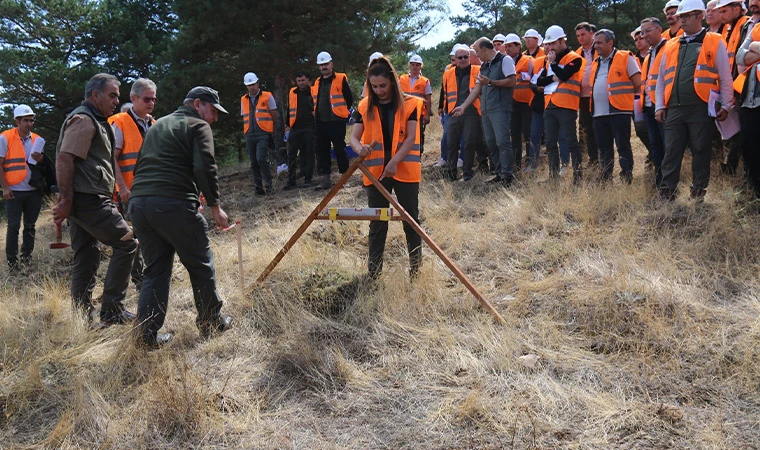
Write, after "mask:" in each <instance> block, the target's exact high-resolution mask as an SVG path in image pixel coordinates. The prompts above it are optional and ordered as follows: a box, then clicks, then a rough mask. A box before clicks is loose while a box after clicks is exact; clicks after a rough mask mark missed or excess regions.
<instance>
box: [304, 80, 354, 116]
mask: <svg viewBox="0 0 760 450" xmlns="http://www.w3.org/2000/svg"><path fill="white" fill-rule="evenodd" d="M334 75H335V77H334V78H333V80H332V84H330V106H331V107H332V112H333V114H335V115H336V116H338V117H340V118H341V119H347V118H348V106H347V105H346V99H345V97H343V81H344V80H346V79H347V78H346V74H345V73H340V72H334ZM323 80H324V78H322V77H319V78H317V81H315V82H314V85H313V86H312V87H311V97H312V99H313V100H314V114H316V113H317V104H318V103H319V98H318V97H319V86H320V83H322V81H323Z"/></svg>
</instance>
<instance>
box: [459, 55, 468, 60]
mask: <svg viewBox="0 0 760 450" xmlns="http://www.w3.org/2000/svg"><path fill="white" fill-rule="evenodd" d="M457 59H458V60H460V61H461V60H463V59H470V55H466V56H457Z"/></svg>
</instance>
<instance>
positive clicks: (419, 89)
mask: <svg viewBox="0 0 760 450" xmlns="http://www.w3.org/2000/svg"><path fill="white" fill-rule="evenodd" d="M410 78H411V77H410V75H409V74H408V73H405V74H403V75H400V76H399V77H398V83H399V85H400V86H401V92H403V93H404V94H406V95H413V96H415V97H417V98H421V99H422V114H423V115H424V114H426V113H427V104H426V103H425V87H426V86H427V85H428V83H429V82H430V80H429V79H428V78H426V77H423V76H422V75H420V77H419V78H418V79H417V82H416V83H414V86H409V85H410ZM418 118H419V119H420V120H422V116H419V117H418Z"/></svg>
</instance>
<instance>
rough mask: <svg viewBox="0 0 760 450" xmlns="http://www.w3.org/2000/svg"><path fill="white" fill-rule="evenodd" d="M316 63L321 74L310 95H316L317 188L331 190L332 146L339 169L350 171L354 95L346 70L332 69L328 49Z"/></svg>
mask: <svg viewBox="0 0 760 450" xmlns="http://www.w3.org/2000/svg"><path fill="white" fill-rule="evenodd" d="M317 65H318V66H319V72H320V73H321V76H320V77H318V78H317V80H316V81H314V85H313V86H312V88H311V94H312V96H313V97H314V118H315V120H316V126H315V128H314V138H315V153H316V155H317V170H318V172H319V174H320V175H321V176H322V180H321V181H320V182H319V185H317V187H316V189H330V188H331V187H332V181H331V179H330V173H331V172H332V158H331V157H330V147H331V146H332V148H333V149H335V159H336V160H337V161H338V171H339V172H340V173H343V172H345V171H347V170H348V154H347V153H346V120H347V119H348V116H349V110H350V109H351V107H352V106H353V104H354V96H353V94H352V93H351V87H350V86H349V85H348V77H347V76H346V74H345V73H342V72H335V71H334V70H333V68H334V67H333V59H332V56H330V54H329V53H327V52H321V53H320V54H319V55H317Z"/></svg>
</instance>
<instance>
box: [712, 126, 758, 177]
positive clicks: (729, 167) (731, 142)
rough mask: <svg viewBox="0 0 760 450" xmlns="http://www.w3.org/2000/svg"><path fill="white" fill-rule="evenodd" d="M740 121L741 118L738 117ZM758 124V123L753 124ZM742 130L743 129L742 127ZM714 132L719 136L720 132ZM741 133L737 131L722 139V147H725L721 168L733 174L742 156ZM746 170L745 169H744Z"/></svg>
mask: <svg viewBox="0 0 760 450" xmlns="http://www.w3.org/2000/svg"><path fill="white" fill-rule="evenodd" d="M739 121H741V119H739ZM755 126H758V125H755ZM742 131H744V129H742ZM716 134H717V135H719V136H720V132H717V131H716ZM741 141H742V140H741V133H737V134H735V135H733V136H731V137H730V138H728V139H726V140H725V141H723V148H724V149H727V151H726V157H725V158H724V160H723V161H722V163H723V164H722V166H721V168H722V169H723V171H724V172H725V173H729V174H735V173H736V170H737V169H738V168H739V159H740V158H741V156H742V150H741V148H742V142H741ZM745 172H746V169H745Z"/></svg>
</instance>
